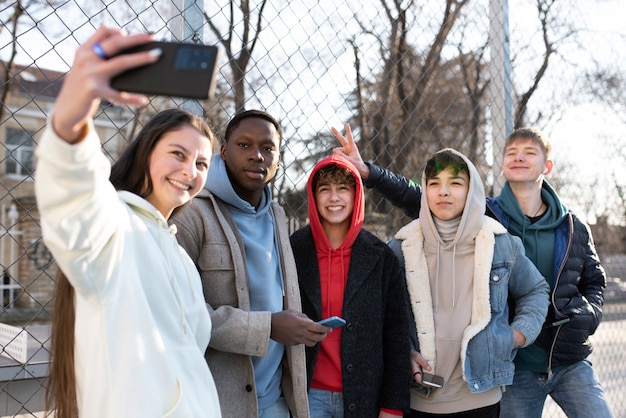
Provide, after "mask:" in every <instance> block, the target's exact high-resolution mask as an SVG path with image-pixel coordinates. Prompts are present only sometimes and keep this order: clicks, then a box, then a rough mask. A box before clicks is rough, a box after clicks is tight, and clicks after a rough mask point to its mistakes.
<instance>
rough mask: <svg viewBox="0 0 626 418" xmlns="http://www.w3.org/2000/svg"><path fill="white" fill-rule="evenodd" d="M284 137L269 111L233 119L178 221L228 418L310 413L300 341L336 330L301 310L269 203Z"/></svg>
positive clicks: (280, 217)
mask: <svg viewBox="0 0 626 418" xmlns="http://www.w3.org/2000/svg"><path fill="white" fill-rule="evenodd" d="M281 136H282V135H281V128H280V124H279V123H278V122H277V121H276V120H275V119H274V118H273V117H272V116H271V115H269V114H267V113H265V112H262V111H257V110H248V111H244V112H241V113H238V114H237V115H235V116H234V117H233V119H232V120H231V121H230V123H229V124H228V126H227V128H226V132H225V135H224V139H225V143H224V144H223V145H222V148H221V151H220V153H219V154H217V155H215V156H214V157H213V161H212V166H211V168H210V171H209V174H208V178H207V182H206V186H205V188H204V190H203V191H201V192H200V194H199V195H198V196H197V199H195V200H194V201H193V202H192V203H191V204H190V205H187V206H186V207H185V208H184V209H182V210H181V211H180V212H178V213H177V214H176V215H175V216H173V217H172V221H173V223H174V224H175V225H176V226H177V227H178V232H177V237H178V240H179V242H180V244H181V245H182V246H183V247H184V248H185V249H186V250H187V252H188V253H189V255H190V256H191V258H192V259H193V260H194V262H195V264H196V267H197V268H198V270H199V271H200V275H201V277H202V284H203V290H204V296H205V298H206V301H207V306H208V309H209V312H210V314H211V320H212V322H213V331H212V335H211V343H210V345H209V348H208V350H207V352H206V359H207V362H208V364H209V367H210V368H211V371H212V373H213V376H214V378H215V383H216V386H217V390H218V395H219V398H220V406H221V408H222V414H223V416H224V417H225V418H253V417H257V416H258V417H261V416H262V417H267V418H289V417H290V413H291V416H293V417H297V418H303V417H304V418H307V417H309V411H308V400H307V392H306V391H307V387H306V386H307V384H306V366H305V357H304V345H303V344H306V345H309V346H313V345H315V344H316V343H317V342H319V341H321V340H322V339H324V337H325V336H326V333H327V332H329V331H330V328H328V327H325V326H322V325H319V324H317V323H315V322H313V321H312V320H310V319H309V318H308V317H307V316H306V315H304V314H303V313H302V312H301V305H300V293H299V288H298V278H297V273H296V267H295V262H294V259H293V253H292V251H291V247H290V244H289V235H288V231H287V218H286V216H285V212H284V210H283V209H282V208H281V207H280V205H278V204H277V203H275V202H272V196H271V191H270V188H269V186H268V184H269V182H270V181H271V180H272V179H273V178H274V176H275V174H276V169H277V167H278V161H279V155H280V154H279V150H280V145H281V140H282V138H281ZM183 390H184V388H183Z"/></svg>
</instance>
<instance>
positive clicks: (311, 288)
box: [291, 156, 410, 418]
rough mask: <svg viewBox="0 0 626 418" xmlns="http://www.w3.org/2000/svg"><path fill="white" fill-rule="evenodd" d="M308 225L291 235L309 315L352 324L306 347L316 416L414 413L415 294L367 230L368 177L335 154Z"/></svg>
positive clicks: (311, 197)
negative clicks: (411, 334)
mask: <svg viewBox="0 0 626 418" xmlns="http://www.w3.org/2000/svg"><path fill="white" fill-rule="evenodd" d="M307 191H308V210H309V222H310V224H309V225H307V226H306V227H304V228H302V229H300V230H298V231H296V232H295V233H294V234H293V235H292V236H291V244H292V247H293V252H294V256H295V259H296V266H297V269H298V280H299V282H300V293H301V298H302V310H303V312H304V313H305V314H306V315H307V316H308V317H309V318H311V319H313V320H321V319H323V318H327V317H330V316H335V315H336V316H340V317H343V318H344V319H345V320H346V325H345V326H343V327H339V328H335V329H334V330H333V331H332V332H331V333H330V334H328V336H327V337H326V339H325V340H323V341H322V342H321V343H319V344H317V345H315V346H314V347H307V348H306V361H307V375H308V384H309V405H310V410H311V417H312V418H314V417H320V416H324V417H333V418H341V417H344V416H345V417H358V418H370V417H371V418H383V417H384V418H387V417H395V416H402V411H406V410H408V407H409V395H408V394H409V381H410V376H409V375H408V372H407V370H409V369H408V367H409V341H408V338H407V335H408V334H407V333H408V330H409V316H408V312H409V311H408V302H407V301H408V296H407V295H408V293H407V289H406V281H405V279H404V277H403V275H402V272H401V267H400V265H399V262H398V260H397V258H396V257H395V256H394V254H393V252H392V251H391V250H390V249H389V247H388V246H387V245H386V244H385V243H384V242H382V241H381V240H380V239H378V238H376V237H375V236H374V235H372V234H371V233H369V232H367V231H365V230H363V229H362V225H363V218H364V204H365V197H364V192H363V185H362V182H361V177H360V176H359V173H358V171H357V170H356V168H355V167H354V166H353V165H352V164H351V163H350V162H348V161H347V160H345V159H343V158H341V157H338V156H331V157H327V158H325V159H323V160H321V161H320V162H319V163H317V165H316V166H315V167H314V169H313V172H312V173H311V175H310V177H309V181H308V183H307Z"/></svg>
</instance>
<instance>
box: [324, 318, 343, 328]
mask: <svg viewBox="0 0 626 418" xmlns="http://www.w3.org/2000/svg"><path fill="white" fill-rule="evenodd" d="M317 323H318V324H320V325H324V326H327V327H331V328H333V329H334V328H337V327H343V326H344V325H346V321H345V319H343V318H340V317H338V316H331V317H329V318H326V319H322V320H321V321H318V322H317Z"/></svg>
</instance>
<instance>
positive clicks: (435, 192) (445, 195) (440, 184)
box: [426, 166, 469, 221]
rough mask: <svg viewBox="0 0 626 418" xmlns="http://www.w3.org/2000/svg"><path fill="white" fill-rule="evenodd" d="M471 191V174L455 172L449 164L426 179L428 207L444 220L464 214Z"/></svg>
mask: <svg viewBox="0 0 626 418" xmlns="http://www.w3.org/2000/svg"><path fill="white" fill-rule="evenodd" d="M468 192H469V175H468V174H467V173H466V172H464V171H458V172H456V173H455V170H454V168H453V167H451V166H448V167H446V168H445V169H444V170H442V171H440V172H439V173H438V174H436V175H434V176H432V177H429V178H428V180H427V181H426V198H427V200H428V208H429V209H430V211H431V212H432V214H433V216H434V217H436V218H437V219H440V220H442V221H449V220H452V219H456V218H459V217H460V216H461V215H462V214H463V209H464V208H465V201H466V200H467V194H468Z"/></svg>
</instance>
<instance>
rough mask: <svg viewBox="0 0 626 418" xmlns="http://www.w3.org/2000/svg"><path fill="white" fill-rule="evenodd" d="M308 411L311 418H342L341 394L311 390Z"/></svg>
mask: <svg viewBox="0 0 626 418" xmlns="http://www.w3.org/2000/svg"><path fill="white" fill-rule="evenodd" d="M309 409H310V411H311V418H343V394H342V393H340V392H329V391H327V390H321V389H315V388H311V389H309Z"/></svg>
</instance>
